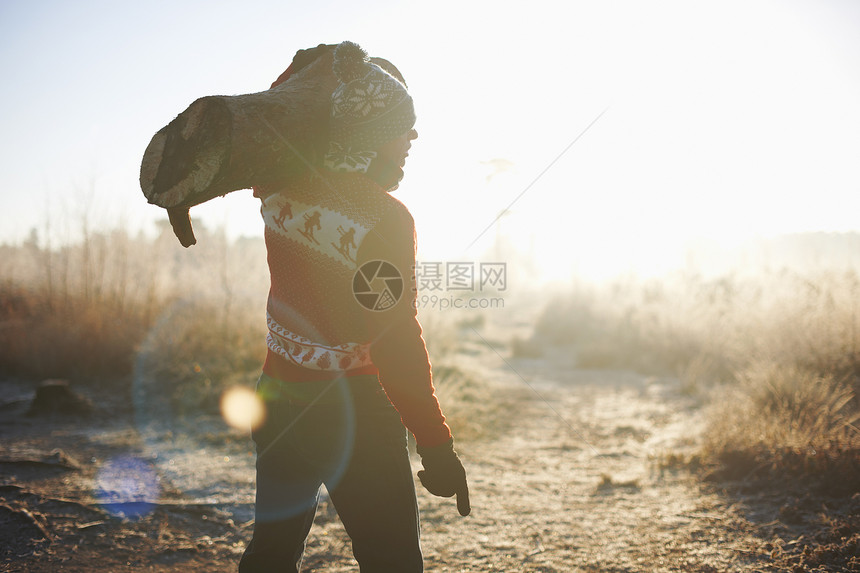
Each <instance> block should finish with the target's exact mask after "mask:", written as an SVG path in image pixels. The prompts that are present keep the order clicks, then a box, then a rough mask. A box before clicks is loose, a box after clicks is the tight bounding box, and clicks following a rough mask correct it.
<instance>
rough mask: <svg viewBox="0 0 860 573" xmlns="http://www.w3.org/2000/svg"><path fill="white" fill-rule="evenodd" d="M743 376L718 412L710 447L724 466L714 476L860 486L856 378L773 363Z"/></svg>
mask: <svg viewBox="0 0 860 573" xmlns="http://www.w3.org/2000/svg"><path fill="white" fill-rule="evenodd" d="M737 379H738V384H737V385H736V386H731V387H726V388H724V389H722V390H721V391H720V392H719V394H718V395H719V398H718V399H716V400H715V401H714V405H713V407H712V412H711V417H710V424H709V428H708V431H707V433H706V443H705V446H704V452H705V456H706V458H707V459H709V460H711V461H712V462H717V463H718V464H719V466H718V468H717V469H716V471H715V472H714V473H712V474H711V475H712V477H716V478H721V479H725V478H732V479H742V478H772V477H773V476H775V475H776V476H780V477H790V476H795V477H797V476H804V477H813V478H816V479H819V480H821V483H822V485H824V486H825V487H827V488H828V489H830V490H833V489H839V490H844V488H845V487H846V486H848V487H849V488H850V487H853V488H855V489H856V488H857V484H860V430H858V428H857V426H856V424H857V421H858V420H860V412H858V411H857V409H856V408H854V407H853V404H852V402H853V400H854V390H853V388H852V384H851V383H850V382H849V381H847V380H845V379H837V378H835V377H834V376H833V375H822V374H818V373H816V372H811V371H809V370H804V369H802V368H799V367H797V366H796V365H791V364H789V365H782V364H775V363H772V362H764V363H757V364H753V365H751V366H750V367H749V368H747V369H745V370H744V371H743V372H739V373H738V376H737ZM852 491H854V490H852Z"/></svg>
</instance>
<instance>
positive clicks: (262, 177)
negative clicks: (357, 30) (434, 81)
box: [140, 44, 402, 247]
mask: <svg viewBox="0 0 860 573" xmlns="http://www.w3.org/2000/svg"><path fill="white" fill-rule="evenodd" d="M334 47H335V46H333V45H324V44H320V45H319V46H317V47H315V48H309V49H307V50H300V51H299V52H297V53H296V55H295V57H294V58H293V62H292V65H291V66H290V69H289V70H288V71H289V77H288V78H287V79H286V80H285V81H283V82H281V83H277V85H275V86H274V87H272V88H271V89H268V90H266V91H263V92H258V93H252V94H245V95H235V96H207V97H202V98H200V99H198V100H196V101H194V103H192V104H191V105H190V106H188V108H187V109H186V110H185V111H183V112H182V113H180V114H179V115H178V116H177V117H176V118H175V119H174V120H173V121H171V122H170V123H169V124H167V125H166V126H165V127H163V128H162V129H161V130H159V131H158V133H156V134H155V135H154V136H153V138H152V141H150V143H149V146H148V147H147V148H146V151H145V152H144V155H143V161H142V162H141V166H140V187H141V189H142V190H143V194H144V196H145V197H146V199H147V200H148V201H149V202H150V203H153V204H155V205H158V206H160V207H164V208H165V209H167V213H168V216H169V218H170V223H171V225H172V227H173V232H174V233H175V234H176V236H177V238H178V239H179V242H180V243H182V245H183V246H185V247H188V246H191V245H193V244H194V243H196V239H195V238H194V231H193V229H192V228H191V219H190V216H189V209H190V208H191V207H193V206H194V205H199V204H201V203H203V202H205V201H208V200H210V199H212V198H214V197H219V196H223V195H226V194H227V193H230V192H232V191H236V190H239V189H248V188H250V187H255V186H267V185H274V184H281V185H283V184H284V183H288V182H289V180H290V179H291V178H294V177H296V176H298V175H300V174H302V173H303V172H304V171H305V170H306V169H309V168H310V167H311V166H315V165H319V164H320V158H321V157H322V155H323V154H324V153H325V149H326V146H327V131H328V129H327V127H328V116H329V109H330V105H331V94H332V92H333V91H334V89H335V87H337V79H336V78H335V76H334V73H333V71H332V54H333V51H334ZM372 61H373V62H375V63H377V64H379V65H380V66H382V67H383V68H384V69H386V70H388V71H389V72H391V73H393V74H394V75H396V76H397V77H398V78H400V79H401V80H402V77H401V76H400V74H399V72H397V69H396V68H394V67H393V66H392V65H391V64H390V63H389V62H387V61H386V60H383V59H381V58H372Z"/></svg>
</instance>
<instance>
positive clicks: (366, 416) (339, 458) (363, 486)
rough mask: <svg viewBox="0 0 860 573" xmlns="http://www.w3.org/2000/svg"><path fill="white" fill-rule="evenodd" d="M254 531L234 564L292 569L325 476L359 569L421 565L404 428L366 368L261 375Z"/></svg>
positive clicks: (243, 571)
mask: <svg viewBox="0 0 860 573" xmlns="http://www.w3.org/2000/svg"><path fill="white" fill-rule="evenodd" d="M257 392H258V394H259V395H260V396H262V397H263V398H264V401H265V403H266V410H267V411H266V419H265V421H264V423H263V425H262V426H261V427H260V428H259V429H257V430H255V431H254V432H253V433H252V437H253V439H254V442H255V444H256V446H257V498H256V510H255V514H256V522H255V525H254V535H253V538H252V539H251V542H250V544H249V545H248V547H247V548H246V550H245V553H244V555H243V556H242V560H241V562H240V563H239V572H240V573H252V572H262V571H266V572H271V571H278V572H289V573H294V572H297V571H298V568H299V566H300V563H301V558H302V552H303V551H304V547H305V540H306V538H307V535H308V532H309V531H310V528H311V525H312V523H313V519H314V514H315V512H316V508H317V500H318V495H319V490H320V485H321V484H325V486H326V489H327V490H328V492H329V496H330V498H331V502H332V503H333V504H334V507H335V509H336V510H337V513H338V515H339V516H340V519H341V521H342V522H343V525H344V528H345V529H346V532H347V533H348V534H349V536H350V538H351V539H352V549H353V555H354V556H355V558H356V560H357V561H358V563H359V566H360V570H361V572H362V573H376V572H398V573H412V572H421V571H423V570H424V568H423V559H422V556H421V548H420V546H419V542H418V534H419V531H418V529H419V527H418V504H417V501H416V497H415V484H414V482H413V479H412V470H411V467H410V465H409V453H408V450H407V447H406V429H405V428H404V427H403V425H402V423H401V421H400V416H399V415H398V413H397V411H396V410H395V409H394V407H393V406H392V405H391V403H390V402H389V401H388V398H387V397H386V396H385V393H384V392H383V391H382V387H381V386H380V384H379V381H378V379H377V378H376V377H375V376H356V377H353V378H344V379H341V380H338V381H336V382H323V383H312V384H300V383H284V382H281V381H278V380H275V379H273V378H269V377H268V376H265V375H263V376H262V377H261V378H260V383H259V384H258V386H257Z"/></svg>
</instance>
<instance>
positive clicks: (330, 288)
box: [258, 171, 451, 447]
mask: <svg viewBox="0 0 860 573" xmlns="http://www.w3.org/2000/svg"><path fill="white" fill-rule="evenodd" d="M258 196H260V197H261V199H262V202H263V205H262V209H261V212H262V215H263V220H264V221H265V224H266V229H265V237H266V248H267V251H268V260H269V271H270V274H271V281H272V282H271V289H270V291H269V301H268V306H267V312H268V325H269V335H268V337H267V346H268V355H267V357H266V363H265V365H264V366H263V371H264V372H265V373H266V374H268V375H269V376H273V377H275V378H278V379H280V380H284V381H287V382H306V383H315V382H321V381H325V380H332V379H334V378H337V377H339V376H344V375H346V376H352V375H357V374H378V375H379V380H380V383H381V384H382V387H383V388H384V389H385V392H386V394H387V395H388V398H389V399H390V400H391V403H392V404H393V405H394V407H395V408H397V411H398V412H399V413H400V416H401V419H402V420H403V424H404V425H405V426H406V427H407V428H408V429H409V430H410V431H411V432H412V433H413V435H414V436H415V439H416V441H417V442H418V444H419V445H421V446H426V447H431V446H435V445H439V444H442V443H444V442H446V441H448V440H449V439H450V438H451V432H450V429H449V428H448V426H447V424H446V423H445V417H444V416H443V415H442V411H441V409H440V407H439V402H438V400H437V399H436V395H435V392H434V388H433V383H432V377H431V370H430V361H429V359H428V356H427V350H426V347H425V345H424V339H423V338H422V335H421V326H420V325H419V323H418V319H417V311H416V310H415V297H416V294H417V293H416V289H415V276H414V268H415V225H414V221H413V220H412V216H411V215H410V214H409V211H408V210H407V209H406V207H405V206H404V205H403V204H402V203H401V202H400V201H398V200H397V199H395V198H394V197H392V196H391V195H390V194H389V193H387V192H386V190H385V189H383V188H382V187H381V186H380V185H379V184H377V183H376V182H375V181H373V180H372V179H371V178H369V177H368V176H366V175H364V174H359V173H331V172H329V171H322V172H319V173H317V174H316V175H310V174H309V175H308V176H307V177H305V178H303V179H302V180H300V181H297V182H295V183H294V184H291V185H290V186H289V188H287V189H283V190H281V191H276V192H269V190H267V191H263V192H260V191H259V190H258ZM370 261H386V262H388V263H391V264H392V265H393V266H394V267H395V268H396V269H397V271H398V272H399V274H400V277H402V279H403V280H402V291H401V292H400V293H398V292H397V291H398V289H397V288H396V287H397V286H398V284H400V283H398V281H397V280H396V277H395V279H394V280H393V282H388V281H385V280H383V279H376V280H375V281H372V282H371V283H370V284H364V285H362V284H359V285H358V286H357V290H358V291H359V292H360V291H361V290H369V292H371V295H370V296H371V302H372V298H373V296H374V295H373V294H372V293H373V292H379V291H380V290H381V287H383V286H385V284H389V285H393V286H394V289H393V292H392V295H393V298H388V299H384V300H381V301H380V303H379V306H381V307H384V308H385V310H371V309H368V308H366V307H365V305H367V306H372V305H371V304H368V301H367V299H362V301H361V302H364V303H365V305H363V304H361V303H360V301H359V300H358V299H357V298H356V296H355V294H354V292H353V291H354V290H355V289H354V280H355V277H356V271H357V270H358V269H359V268H361V267H362V265H364V264H365V263H367V262H370ZM387 268H389V269H390V267H387ZM365 270H366V269H365ZM366 275H367V273H365V275H362V276H366ZM358 280H359V281H361V279H360V278H359V279H358ZM368 287H369V288H368ZM398 294H399V298H398V296H397V295H398ZM394 299H397V302H396V303H394V304H392V301H393V300H394ZM389 305H390V306H389Z"/></svg>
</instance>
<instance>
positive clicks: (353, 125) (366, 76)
mask: <svg viewBox="0 0 860 573" xmlns="http://www.w3.org/2000/svg"><path fill="white" fill-rule="evenodd" d="M332 69H333V71H334V74H335V76H336V77H337V79H338V81H340V85H338V86H337V88H335V90H334V92H333V93H332V97H331V117H330V123H329V138H330V140H331V142H332V143H333V144H335V145H337V146H339V147H341V148H342V149H345V150H349V151H350V152H352V153H356V152H369V151H374V150H376V149H377V148H378V147H379V146H380V145H382V144H383V143H387V142H388V141H391V140H392V139H394V138H395V137H398V136H401V135H403V134H404V133H406V132H408V131H409V130H410V129H412V126H413V125H415V108H414V107H413V105H412V97H411V96H410V95H409V93H408V92H407V91H406V86H405V85H404V84H403V83H402V82H401V81H399V80H398V79H396V78H395V77H394V76H392V75H391V74H389V73H388V72H386V71H385V70H383V69H382V68H381V67H379V66H378V65H376V64H374V63H372V62H371V61H370V60H369V58H368V57H367V52H365V51H364V50H363V49H362V48H361V47H360V46H359V45H358V44H355V43H353V42H342V43H341V44H339V45H338V46H337V47H336V48H335V50H334V61H333V63H332Z"/></svg>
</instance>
